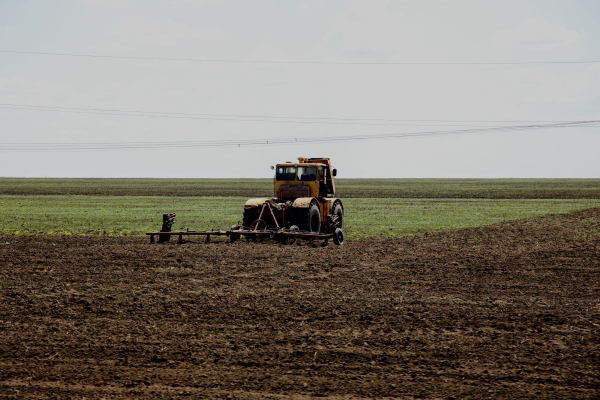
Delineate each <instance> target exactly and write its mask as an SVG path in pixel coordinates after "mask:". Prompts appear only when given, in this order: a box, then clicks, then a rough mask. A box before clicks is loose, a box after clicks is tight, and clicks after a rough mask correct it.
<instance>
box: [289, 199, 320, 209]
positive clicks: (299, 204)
mask: <svg viewBox="0 0 600 400" xmlns="http://www.w3.org/2000/svg"><path fill="white" fill-rule="evenodd" d="M312 203H318V202H317V200H316V199H315V198H314V197H298V198H297V199H296V200H294V203H293V204H292V207H293V208H308V207H310V205H311V204H312Z"/></svg>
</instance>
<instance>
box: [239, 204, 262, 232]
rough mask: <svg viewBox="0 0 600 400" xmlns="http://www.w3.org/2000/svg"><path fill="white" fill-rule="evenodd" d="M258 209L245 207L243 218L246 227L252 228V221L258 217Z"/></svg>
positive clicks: (243, 224)
mask: <svg viewBox="0 0 600 400" xmlns="http://www.w3.org/2000/svg"><path fill="white" fill-rule="evenodd" d="M258 210H259V208H258V207H252V208H244V218H243V219H242V226H243V227H244V228H250V226H252V223H253V222H255V221H256V220H257V219H258Z"/></svg>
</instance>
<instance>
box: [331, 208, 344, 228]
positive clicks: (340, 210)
mask: <svg viewBox="0 0 600 400" xmlns="http://www.w3.org/2000/svg"><path fill="white" fill-rule="evenodd" d="M331 214H333V215H335V216H336V217H337V220H338V223H337V225H336V226H335V227H336V228H340V229H341V228H343V227H344V209H343V208H342V205H341V204H340V203H335V204H334V205H333V209H332V210H331Z"/></svg>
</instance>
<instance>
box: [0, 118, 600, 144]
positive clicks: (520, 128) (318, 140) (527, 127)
mask: <svg viewBox="0 0 600 400" xmlns="http://www.w3.org/2000/svg"><path fill="white" fill-rule="evenodd" d="M598 124H600V120H592V121H576V122H567V123H554V124H533V125H514V126H501V127H493V128H472V129H460V130H439V131H426V132H406V133H393V134H375V135H366V134H363V135H347V136H321V137H295V138H269V139H230V140H205V141H168V142H106V143H83V142H79V143H77V142H72V143H0V152H78V151H117V150H149V149H182V148H203V147H204V148H211V147H242V146H243V147H248V146H269V145H271V146H272V145H286V144H304V143H328V142H350V141H361V140H390V139H400V138H408V137H431V136H440V135H463V134H475V133H492V132H515V131H523V130H536V129H549V128H576V127H584V126H598Z"/></svg>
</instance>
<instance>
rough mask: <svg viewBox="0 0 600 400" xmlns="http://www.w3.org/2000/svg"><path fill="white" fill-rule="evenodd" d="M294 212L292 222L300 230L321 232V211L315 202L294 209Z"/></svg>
mask: <svg viewBox="0 0 600 400" xmlns="http://www.w3.org/2000/svg"><path fill="white" fill-rule="evenodd" d="M294 214H295V218H294V220H295V221H294V222H295V224H296V225H298V227H299V228H300V230H301V231H308V232H314V233H319V232H321V212H320V211H319V206H317V205H316V204H315V203H312V204H311V205H310V206H309V207H308V208H298V209H296V210H295V213H294Z"/></svg>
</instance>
